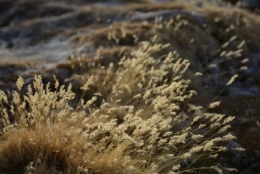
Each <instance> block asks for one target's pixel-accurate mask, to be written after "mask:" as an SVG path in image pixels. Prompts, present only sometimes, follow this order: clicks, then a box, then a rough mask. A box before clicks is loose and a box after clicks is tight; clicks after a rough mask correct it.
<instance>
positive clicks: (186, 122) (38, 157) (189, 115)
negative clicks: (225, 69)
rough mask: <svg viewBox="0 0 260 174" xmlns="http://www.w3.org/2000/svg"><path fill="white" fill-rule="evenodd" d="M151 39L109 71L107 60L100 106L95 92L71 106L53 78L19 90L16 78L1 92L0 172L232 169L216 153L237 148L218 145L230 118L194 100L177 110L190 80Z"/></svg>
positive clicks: (227, 137) (182, 65)
mask: <svg viewBox="0 0 260 174" xmlns="http://www.w3.org/2000/svg"><path fill="white" fill-rule="evenodd" d="M155 42H156V37H155V38H154V39H153V40H152V42H151V43H148V42H143V43H140V46H139V49H137V50H134V51H133V52H132V53H131V54H130V55H129V57H125V58H123V59H122V60H121V61H120V62H119V65H118V66H119V69H118V70H117V71H112V69H113V65H112V64H111V66H110V69H108V70H107V71H108V73H107V77H106V78H107V79H108V80H107V81H104V84H103V86H106V85H107V86H111V89H112V91H111V92H110V93H109V94H108V96H107V102H105V101H103V102H102V103H101V104H100V105H95V102H96V101H97V100H98V97H99V96H100V95H101V94H99V93H94V94H93V95H92V97H91V98H89V99H88V100H83V99H82V100H80V101H79V103H78V106H77V107H75V108H71V107H70V102H71V101H72V99H73V98H74V96H75V94H74V93H72V92H71V89H72V87H71V86H69V87H68V88H67V89H65V87H64V86H60V85H59V82H58V81H56V83H55V85H54V86H55V90H54V91H52V90H50V88H49V86H50V84H43V83H42V80H41V77H40V76H35V80H34V83H33V86H31V85H29V86H28V87H27V93H26V94H22V92H21V89H22V87H23V79H22V78H21V77H20V78H18V80H17V89H18V91H14V92H13V93H12V94H11V96H9V97H8V96H7V95H6V94H5V93H4V92H2V91H1V95H0V97H1V98H0V102H1V105H0V107H1V132H2V134H1V142H0V172H1V173H8V172H12V173H30V172H31V173H57V172H62V173H187V172H197V171H201V170H202V171H209V170H213V171H216V172H218V173H223V172H226V171H234V170H235V169H233V168H228V167H227V166H226V165H227V164H221V160H218V155H219V154H220V153H221V152H224V151H228V150H232V151H241V150H243V149H242V148H236V147H235V146H232V148H230V149H229V148H227V147H226V146H225V142H229V143H232V142H233V140H234V139H235V137H234V136H233V135H231V134H230V133H229V132H228V131H227V130H228V129H229V128H230V125H229V124H230V122H231V121H232V120H233V119H234V117H232V116H225V115H222V114H215V113H206V112H205V110H203V109H202V107H200V106H194V105H188V109H184V110H180V103H181V102H183V101H186V100H187V99H189V98H190V97H192V95H194V93H195V92H194V91H187V87H188V85H189V83H190V81H189V80H186V79H184V78H183V74H184V73H185V71H186V70H187V68H188V66H189V61H187V60H184V59H181V58H179V56H178V53H177V52H170V53H168V54H166V55H165V56H164V57H163V59H157V56H158V55H160V53H161V52H165V49H167V47H169V45H163V44H156V43H155ZM109 72H111V73H110V74H109ZM113 73H114V74H113ZM109 75H110V77H108V76H109ZM93 83H95V76H94V77H91V78H89V79H88V81H87V83H86V84H85V85H84V86H83V87H82V89H83V90H84V91H85V92H87V91H88V90H89V88H90V86H91V85H92V84H93ZM110 83H112V84H110ZM228 84H229V83H228ZM228 84H227V85H228ZM83 95H84V92H83ZM9 98H11V99H9ZM217 105H219V102H214V103H211V104H210V105H209V107H210V108H213V107H216V106H217Z"/></svg>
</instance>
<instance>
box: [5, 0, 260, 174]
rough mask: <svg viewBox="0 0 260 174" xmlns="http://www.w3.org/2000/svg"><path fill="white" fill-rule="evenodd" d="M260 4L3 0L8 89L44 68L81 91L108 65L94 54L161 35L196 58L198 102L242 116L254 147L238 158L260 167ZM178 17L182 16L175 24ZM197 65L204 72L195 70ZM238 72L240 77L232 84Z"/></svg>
mask: <svg viewBox="0 0 260 174" xmlns="http://www.w3.org/2000/svg"><path fill="white" fill-rule="evenodd" d="M258 7H259V3H258V2H257V1H245V0H244V1H238V0H234V1H232V0H230V1H228V0H226V1H217V0H210V1H202V0H196V1H193V0H183V1H181V0H175V1H174V0H172V1H170V0H161V1H160V0H131V1H130V0H129V1H128V0H93V1H91V0H75V1H73V2H72V1H69V0H53V1H48V0H37V1H36V0H23V1H22V0H19V1H17V0H6V1H5V0H2V1H1V2H0V89H2V90H10V89H13V88H15V82H16V79H17V78H18V76H22V77H24V79H25V80H26V81H25V83H26V84H29V83H30V82H31V81H32V79H33V76H34V75H35V74H41V75H42V76H43V80H44V81H45V82H47V81H53V75H56V77H57V78H58V79H59V80H60V81H61V82H62V83H73V85H74V91H75V92H77V91H78V90H79V87H80V85H82V84H84V80H82V78H87V77H89V76H90V75H91V74H95V73H99V74H102V73H104V71H102V70H100V71H99V70H97V67H95V66H90V65H91V64H92V63H93V62H96V63H97V62H98V63H99V64H100V65H102V67H104V69H106V68H108V67H109V64H110V62H114V63H116V62H118V61H119V59H120V58H121V57H123V56H124V55H127V54H129V52H130V51H131V50H133V49H135V48H137V47H138V43H139V42H140V41H149V40H150V39H151V37H153V36H155V35H157V36H158V38H159V40H160V42H161V43H170V44H171V46H170V48H169V50H172V51H173V50H176V51H177V52H178V53H179V54H180V56H181V57H183V58H185V59H188V60H190V62H191V66H190V69H189V71H188V73H187V74H186V77H187V78H190V79H191V80H192V82H191V87H190V88H192V89H195V90H196V91H197V92H198V94H197V97H195V98H194V99H193V100H191V101H190V102H191V103H195V104H201V105H204V106H206V105H207V104H208V103H209V102H211V101H212V100H213V99H214V97H216V96H218V97H219V98H218V100H221V101H222V104H221V106H220V107H219V108H217V109H215V110H213V111H215V112H218V113H224V114H227V115H234V116H236V117H237V119H236V120H235V121H234V123H233V125H232V131H233V133H234V134H235V135H236V136H237V138H238V140H237V141H238V143H239V144H240V145H241V146H242V147H244V148H245V149H246V152H245V153H244V154H243V155H242V156H239V157H238V159H237V160H233V163H234V166H235V167H238V168H239V170H240V172H241V173H242V172H244V173H250V172H251V173H259V172H260V165H259V164H260V125H257V121H258V122H259V123H260V109H259V105H260V30H259V27H260V16H259V12H258V10H257V8H258ZM171 19H174V21H177V22H176V23H174V24H173V25H171V24H169V21H170V20H171ZM183 21H186V22H183ZM167 24H168V25H169V27H168V28H167ZM169 50H168V51H169ZM97 55H98V56H99V57H102V59H99V60H98V61H97V59H96V57H97ZM197 71H199V72H202V73H203V76H202V77H195V76H194V74H195V72H197ZM234 74H238V75H239V77H238V79H237V80H236V81H235V83H234V84H233V85H231V86H230V87H228V88H225V84H226V82H227V81H228V79H230V77H232V75H234ZM101 80H102V78H101ZM103 80H104V79H103ZM95 89H96V90H97V91H99V87H98V86H97V87H95ZM222 89H225V90H223V91H222ZM221 91H222V92H221ZM220 92H221V93H220ZM234 161H236V164H235V162H234Z"/></svg>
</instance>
